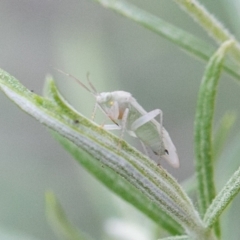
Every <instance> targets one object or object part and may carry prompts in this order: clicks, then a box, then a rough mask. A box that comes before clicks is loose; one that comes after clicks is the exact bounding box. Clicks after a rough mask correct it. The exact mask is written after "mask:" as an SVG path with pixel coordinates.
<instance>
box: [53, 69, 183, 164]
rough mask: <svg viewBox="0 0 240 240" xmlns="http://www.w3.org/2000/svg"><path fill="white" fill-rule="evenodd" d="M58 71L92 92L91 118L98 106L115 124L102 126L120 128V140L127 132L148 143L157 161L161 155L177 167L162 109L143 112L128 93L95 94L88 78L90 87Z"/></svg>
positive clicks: (111, 128)
mask: <svg viewBox="0 0 240 240" xmlns="http://www.w3.org/2000/svg"><path fill="white" fill-rule="evenodd" d="M57 70H58V71H59V72H61V73H63V74H65V75H67V76H69V77H71V78H73V79H74V80H75V81H77V83H78V84H80V85H81V86H82V87H83V88H85V89H86V90H87V91H88V92H90V93H92V94H93V95H94V97H95V98H96V104H95V107H94V111H93V115H92V119H93V118H94V116H95V114H96V111H97V108H100V109H101V110H102V111H103V113H104V114H105V115H106V116H107V117H108V118H110V119H111V120H112V122H113V123H114V124H110V125H104V126H103V127H104V129H106V130H121V136H120V138H121V139H122V138H123V134H124V132H125V131H127V132H128V133H129V134H130V135H131V136H133V137H135V138H138V139H139V140H140V141H141V143H142V145H143V146H148V147H149V148H150V149H151V150H152V151H153V152H154V154H156V155H157V156H159V160H160V158H163V159H165V160H167V161H168V163H169V164H170V165H172V166H173V167H175V168H178V167H179V159H178V155H177V151H176V148H175V146H174V144H173V142H172V140H171V138H170V136H169V134H168V132H167V131H166V130H165V128H164V127H163V126H162V111H161V110H160V109H155V110H153V111H151V112H146V111H145V110H144V109H143V108H142V107H141V106H140V105H139V104H138V102H137V101H136V99H135V98H133V97H132V95H131V94H130V93H129V92H125V91H114V92H102V93H98V92H97V90H96V89H95V87H94V86H93V85H92V83H91V82H90V81H89V79H88V83H89V86H90V88H88V87H87V86H86V85H84V84H83V83H82V82H80V80H78V79H77V78H75V77H74V76H72V75H71V74H68V73H65V72H63V71H61V70H59V69H57ZM157 116H159V121H157V120H156V119H155V117H157ZM159 164H160V163H159Z"/></svg>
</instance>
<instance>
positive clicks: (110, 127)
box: [103, 124, 122, 131]
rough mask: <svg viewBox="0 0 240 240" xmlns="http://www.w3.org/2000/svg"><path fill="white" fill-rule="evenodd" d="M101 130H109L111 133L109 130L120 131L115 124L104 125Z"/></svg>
mask: <svg viewBox="0 0 240 240" xmlns="http://www.w3.org/2000/svg"><path fill="white" fill-rule="evenodd" d="M103 128H104V129H105V130H109V131H111V130H121V129H122V128H121V127H120V126H118V125H116V124H106V125H104V126H103Z"/></svg>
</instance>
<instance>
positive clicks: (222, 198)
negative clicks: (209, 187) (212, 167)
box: [204, 168, 240, 228]
mask: <svg viewBox="0 0 240 240" xmlns="http://www.w3.org/2000/svg"><path fill="white" fill-rule="evenodd" d="M239 191H240V168H238V170H237V171H236V172H235V173H234V174H233V176H232V177H231V178H230V179H229V181H228V182H227V183H226V185H225V186H224V187H223V189H222V190H221V191H220V192H219V194H218V195H217V196H216V198H215V199H214V200H213V202H212V203H211V205H210V206H209V208H208V209H207V212H206V214H205V216H204V222H205V223H206V226H207V227H208V228H210V227H211V226H212V225H213V224H214V223H216V221H218V218H219V216H220V215H221V213H222V212H223V211H224V210H225V209H226V207H227V206H228V205H229V203H230V202H231V201H232V200H233V199H234V197H235V196H236V195H237V194H238V193H239Z"/></svg>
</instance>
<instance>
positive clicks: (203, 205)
mask: <svg viewBox="0 0 240 240" xmlns="http://www.w3.org/2000/svg"><path fill="white" fill-rule="evenodd" d="M231 45H232V41H227V42H225V43H224V44H223V45H222V46H221V47H220V48H219V49H218V51H217V52H216V53H215V54H214V55H213V56H212V57H211V59H210V61H209V63H208V65H207V68H206V71H205V74H204V77H203V80H202V83H201V86H200V90H199V95H198V103H197V112H196V118H195V154H196V170H197V178H198V184H199V190H200V191H199V194H200V202H199V203H200V209H201V212H202V213H204V212H205V211H206V209H207V207H208V206H209V205H210V203H211V202H212V199H213V198H214V197H215V185H214V181H213V179H214V177H213V147H212V122H213V115H214V105H215V97H216V90H217V86H218V81H219V77H220V73H221V69H222V64H223V59H224V56H225V53H226V51H227V50H228V48H229V47H230V46H231Z"/></svg>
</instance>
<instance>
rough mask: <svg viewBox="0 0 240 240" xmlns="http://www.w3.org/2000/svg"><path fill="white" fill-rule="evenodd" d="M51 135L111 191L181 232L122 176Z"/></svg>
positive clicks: (159, 221)
mask: <svg viewBox="0 0 240 240" xmlns="http://www.w3.org/2000/svg"><path fill="white" fill-rule="evenodd" d="M53 136H54V137H55V139H56V140H57V141H58V142H59V143H60V144H62V145H63V147H64V148H65V149H66V150H67V151H68V152H69V153H70V154H71V155H72V156H73V157H74V158H75V159H76V160H77V161H78V162H79V163H80V164H81V165H82V166H83V167H84V168H85V169H86V170H87V171H89V172H90V173H91V174H92V175H93V176H94V177H95V178H97V179H98V180H99V181H100V182H102V183H103V184H104V185H105V186H106V187H107V188H109V189H110V190H111V191H113V192H115V193H116V194H117V195H118V196H120V197H121V198H122V199H124V200H125V201H127V202H129V203H130V204H132V205H133V206H134V207H136V208H137V209H138V210H140V211H141V212H142V213H144V214H145V215H146V216H148V217H149V218H150V219H152V220H153V221H154V222H155V223H156V224H158V225H159V226H162V227H163V228H164V229H165V230H166V231H168V232H169V233H171V234H173V235H176V234H180V233H182V232H183V229H182V228H181V226H180V225H179V224H178V223H177V222H176V221H174V220H173V219H172V218H170V217H169V216H168V215H167V214H166V213H165V212H163V211H162V210H161V209H160V208H159V207H158V206H157V205H156V204H154V203H153V202H150V201H149V200H148V198H147V197H146V196H145V195H144V194H142V193H141V192H140V191H139V190H138V189H136V188H135V187H133V186H132V185H131V184H129V183H128V182H127V181H126V180H125V179H124V178H122V177H121V176H119V175H118V174H116V173H115V172H113V171H112V170H111V169H109V168H107V167H103V166H102V165H100V164H99V162H97V161H96V160H94V159H93V158H92V157H91V156H89V155H88V154H87V153H83V152H82V151H80V150H79V148H78V147H77V146H76V145H74V144H73V143H72V142H70V141H68V140H67V139H66V138H64V137H62V136H61V135H59V134H57V133H55V132H53Z"/></svg>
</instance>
